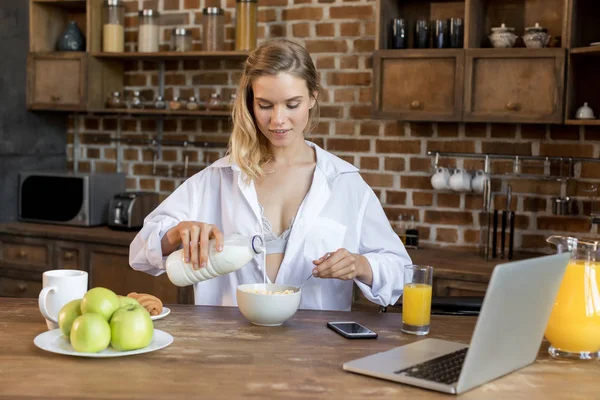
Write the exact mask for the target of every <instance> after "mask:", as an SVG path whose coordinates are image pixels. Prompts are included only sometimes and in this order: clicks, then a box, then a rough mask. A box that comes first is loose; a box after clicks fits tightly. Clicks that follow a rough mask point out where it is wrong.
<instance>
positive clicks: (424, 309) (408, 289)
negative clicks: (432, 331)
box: [402, 265, 433, 335]
mask: <svg viewBox="0 0 600 400" xmlns="http://www.w3.org/2000/svg"><path fill="white" fill-rule="evenodd" d="M432 283H433V267H431V266H429V265H405V266H404V291H403V293H402V332H404V333H410V334H413V335H427V334H428V333H429V320H430V319H431V288H432Z"/></svg>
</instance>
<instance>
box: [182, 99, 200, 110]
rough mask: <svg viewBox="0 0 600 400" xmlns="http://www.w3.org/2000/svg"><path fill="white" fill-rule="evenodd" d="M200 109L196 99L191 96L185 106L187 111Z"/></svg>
mask: <svg viewBox="0 0 600 400" xmlns="http://www.w3.org/2000/svg"><path fill="white" fill-rule="evenodd" d="M199 108H200V104H198V102H197V101H196V97H194V96H191V97H190V99H189V100H188V102H187V104H186V105H185V109H186V110H188V111H197V110H198V109H199Z"/></svg>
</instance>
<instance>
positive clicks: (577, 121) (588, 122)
mask: <svg viewBox="0 0 600 400" xmlns="http://www.w3.org/2000/svg"><path fill="white" fill-rule="evenodd" d="M565 125H587V126H590V125H591V126H593V125H596V126H599V125H600V119H567V120H565Z"/></svg>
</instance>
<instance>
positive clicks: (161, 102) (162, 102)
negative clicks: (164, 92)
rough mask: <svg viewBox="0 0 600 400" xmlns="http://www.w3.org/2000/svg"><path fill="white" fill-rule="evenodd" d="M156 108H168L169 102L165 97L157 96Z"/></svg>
mask: <svg viewBox="0 0 600 400" xmlns="http://www.w3.org/2000/svg"><path fill="white" fill-rule="evenodd" d="M154 108H156V109H157V110H164V109H165V108H167V102H166V101H165V98H164V97H162V96H156V100H154Z"/></svg>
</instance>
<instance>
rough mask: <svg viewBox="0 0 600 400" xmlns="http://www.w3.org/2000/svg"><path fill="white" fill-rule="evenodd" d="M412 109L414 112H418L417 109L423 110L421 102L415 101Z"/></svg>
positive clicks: (411, 104)
mask: <svg viewBox="0 0 600 400" xmlns="http://www.w3.org/2000/svg"><path fill="white" fill-rule="evenodd" d="M410 108H412V109H413V110H416V109H417V108H421V102H420V101H419V100H413V101H412V102H411V103H410Z"/></svg>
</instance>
